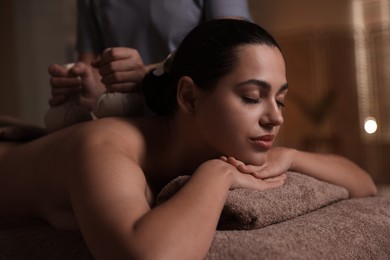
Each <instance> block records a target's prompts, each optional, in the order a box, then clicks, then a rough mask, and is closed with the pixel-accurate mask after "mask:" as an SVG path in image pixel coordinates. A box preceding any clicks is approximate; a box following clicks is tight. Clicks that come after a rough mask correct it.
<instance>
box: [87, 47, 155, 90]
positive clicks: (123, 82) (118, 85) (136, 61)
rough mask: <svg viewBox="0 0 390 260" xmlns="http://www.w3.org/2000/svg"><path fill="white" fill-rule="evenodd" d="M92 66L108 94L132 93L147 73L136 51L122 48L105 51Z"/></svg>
mask: <svg viewBox="0 0 390 260" xmlns="http://www.w3.org/2000/svg"><path fill="white" fill-rule="evenodd" d="M92 66H93V67H95V68H96V69H98V70H99V73H100V75H101V76H102V83H103V84H104V85H105V86H106V88H107V91H109V92H133V91H134V90H135V88H136V87H137V86H138V85H139V84H140V83H141V82H142V80H143V78H144V76H145V74H146V72H147V68H146V66H145V65H144V63H143V61H142V59H141V56H140V55H139V53H138V51H137V50H136V49H131V48H123V47H117V48H109V49H106V50H105V51H104V52H103V54H102V56H101V57H100V59H98V60H96V61H94V62H92Z"/></svg>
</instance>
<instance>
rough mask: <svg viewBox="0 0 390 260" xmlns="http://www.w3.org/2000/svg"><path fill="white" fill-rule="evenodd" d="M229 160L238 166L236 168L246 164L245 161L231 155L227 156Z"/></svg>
mask: <svg viewBox="0 0 390 260" xmlns="http://www.w3.org/2000/svg"><path fill="white" fill-rule="evenodd" d="M227 162H228V163H230V164H231V165H233V166H234V167H236V168H238V167H239V166H240V165H244V163H243V162H241V161H239V160H237V159H236V158H234V157H231V156H229V157H228V158H227Z"/></svg>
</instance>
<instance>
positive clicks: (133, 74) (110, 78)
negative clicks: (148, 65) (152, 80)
mask: <svg viewBox="0 0 390 260" xmlns="http://www.w3.org/2000/svg"><path fill="white" fill-rule="evenodd" d="M143 78H144V74H143V73H141V72H140V71H134V70H132V71H119V72H114V73H112V74H109V75H106V76H104V77H102V83H103V84H105V85H112V84H116V83H124V82H133V83H137V84H138V83H140V82H141V81H142V79H143Z"/></svg>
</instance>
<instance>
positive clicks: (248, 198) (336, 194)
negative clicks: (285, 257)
mask: <svg viewBox="0 0 390 260" xmlns="http://www.w3.org/2000/svg"><path fill="white" fill-rule="evenodd" d="M287 176H288V178H287V181H286V183H285V184H284V185H283V186H282V187H279V188H275V189H270V190H266V191H255V190H248V189H236V190H232V191H229V194H228V197H227V200H226V203H225V206H224V208H223V210H222V213H221V217H220V220H219V224H218V229H219V230H241V229H247V230H249V229H258V228H262V227H265V226H268V225H271V224H275V223H279V222H282V221H285V220H289V219H292V218H295V217H297V216H300V215H302V214H305V213H308V212H310V211H313V210H316V209H319V208H321V207H324V206H327V205H330V204H332V203H334V202H337V201H340V200H343V199H347V198H348V191H347V190H346V189H345V188H342V187H339V186H335V185H332V184H329V183H326V182H323V181H319V180H317V179H314V178H312V177H309V176H306V175H303V174H300V173H295V172H289V173H287ZM186 180H188V176H181V177H178V178H177V179H176V180H173V181H171V182H170V184H168V185H167V186H166V187H165V188H164V189H163V190H162V191H161V193H160V194H159V196H158V198H157V203H158V204H159V203H162V202H164V201H165V200H167V199H169V198H170V197H171V196H173V195H174V194H175V193H176V192H177V191H178V190H179V189H180V188H181V187H182V186H183V185H184V184H185V182H186Z"/></svg>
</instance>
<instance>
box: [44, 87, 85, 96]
mask: <svg viewBox="0 0 390 260" xmlns="http://www.w3.org/2000/svg"><path fill="white" fill-rule="evenodd" d="M80 91H81V89H80V87H73V88H52V89H51V95H52V97H56V96H74V95H77V94H79V93H80Z"/></svg>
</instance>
